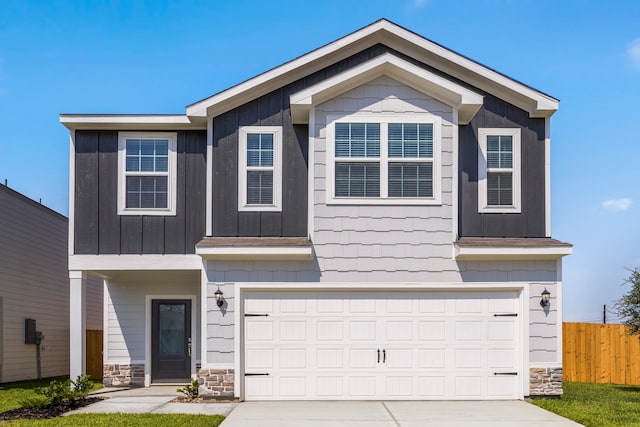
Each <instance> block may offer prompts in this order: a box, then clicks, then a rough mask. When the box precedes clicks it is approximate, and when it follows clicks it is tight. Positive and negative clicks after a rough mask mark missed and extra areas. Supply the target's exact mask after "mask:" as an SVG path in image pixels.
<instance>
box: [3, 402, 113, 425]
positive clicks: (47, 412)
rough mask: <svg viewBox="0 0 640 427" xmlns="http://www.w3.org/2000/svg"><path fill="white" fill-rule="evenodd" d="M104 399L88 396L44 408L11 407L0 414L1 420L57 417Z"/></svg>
mask: <svg viewBox="0 0 640 427" xmlns="http://www.w3.org/2000/svg"><path fill="white" fill-rule="evenodd" d="M100 400H103V398H102V397H87V398H86V399H79V400H76V401H73V402H64V403H62V404H60V405H57V406H53V405H49V406H45V407H44V408H18V409H11V410H9V411H6V412H3V413H1V414H0V420H1V421H7V420H24V419H29V420H42V419H46V418H55V417H58V416H60V415H62V414H64V413H65V412H69V411H73V410H74V409H78V408H82V407H83V406H87V405H90V404H92V403H95V402H99V401H100Z"/></svg>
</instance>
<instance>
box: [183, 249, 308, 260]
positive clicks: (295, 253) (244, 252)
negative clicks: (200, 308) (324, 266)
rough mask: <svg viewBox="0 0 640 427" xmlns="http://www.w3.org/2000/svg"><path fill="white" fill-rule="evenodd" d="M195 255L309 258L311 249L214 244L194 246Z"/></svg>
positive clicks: (231, 258) (222, 258)
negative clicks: (200, 246)
mask: <svg viewBox="0 0 640 427" xmlns="http://www.w3.org/2000/svg"><path fill="white" fill-rule="evenodd" d="M196 255H200V256H201V257H202V258H204V259H211V260H309V259H312V257H313V249H312V247H311V246H301V247H279V246H261V247H256V246H215V247H203V248H199V247H196Z"/></svg>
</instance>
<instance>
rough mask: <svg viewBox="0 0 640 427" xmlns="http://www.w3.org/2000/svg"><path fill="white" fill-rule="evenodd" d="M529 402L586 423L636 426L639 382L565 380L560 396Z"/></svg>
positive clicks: (639, 407)
mask: <svg viewBox="0 0 640 427" xmlns="http://www.w3.org/2000/svg"><path fill="white" fill-rule="evenodd" d="M531 403H533V404H534V405H536V406H539V407H541V408H543V409H546V410H547V411H551V412H554V413H556V414H558V415H561V416H563V417H565V418H569V419H571V420H574V421H576V422H578V423H580V424H584V425H585V426H587V427H609V426H615V427H620V426H625V427H627V426H629V427H631V426H640V386H633V385H616V384H592V383H575V382H569V381H565V382H564V395H563V396H562V397H561V398H536V399H533V400H532V401H531Z"/></svg>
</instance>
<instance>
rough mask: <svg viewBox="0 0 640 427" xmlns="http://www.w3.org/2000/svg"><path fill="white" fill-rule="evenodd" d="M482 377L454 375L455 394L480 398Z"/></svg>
mask: <svg viewBox="0 0 640 427" xmlns="http://www.w3.org/2000/svg"><path fill="white" fill-rule="evenodd" d="M482 379H483V378H482V377H481V376H479V375H475V376H471V375H469V376H456V377H455V380H454V386H455V389H454V393H455V396H458V397H462V398H480V397H481V396H482V382H483V381H482Z"/></svg>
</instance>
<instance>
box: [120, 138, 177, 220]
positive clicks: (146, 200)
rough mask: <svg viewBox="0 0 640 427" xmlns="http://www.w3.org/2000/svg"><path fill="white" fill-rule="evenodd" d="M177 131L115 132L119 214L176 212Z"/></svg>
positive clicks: (173, 213)
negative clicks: (116, 134)
mask: <svg viewBox="0 0 640 427" xmlns="http://www.w3.org/2000/svg"><path fill="white" fill-rule="evenodd" d="M176 139H177V138H176V134H175V133H170V132H161V133H150V132H129V133H123V132H121V133H120V134H119V135H118V214H119V215H175V214H176V195H175V188H176Z"/></svg>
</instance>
